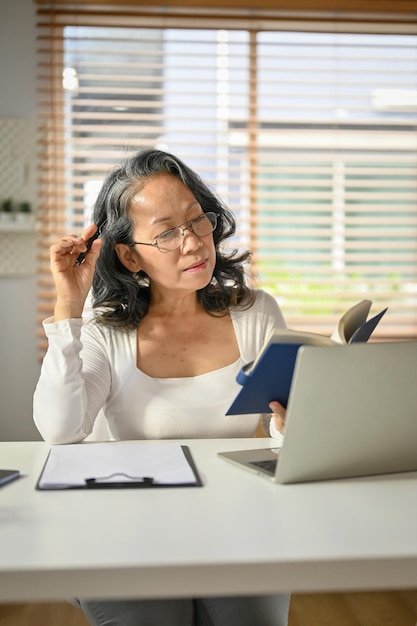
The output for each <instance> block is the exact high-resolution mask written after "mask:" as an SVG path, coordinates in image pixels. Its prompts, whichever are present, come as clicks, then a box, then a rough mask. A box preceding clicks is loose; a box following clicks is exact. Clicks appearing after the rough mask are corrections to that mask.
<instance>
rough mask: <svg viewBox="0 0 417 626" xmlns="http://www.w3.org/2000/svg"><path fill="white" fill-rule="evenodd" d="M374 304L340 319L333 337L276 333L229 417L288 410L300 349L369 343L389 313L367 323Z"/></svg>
mask: <svg viewBox="0 0 417 626" xmlns="http://www.w3.org/2000/svg"><path fill="white" fill-rule="evenodd" d="M371 305H372V302H371V301H370V300H362V301H361V302H358V303H357V304H355V305H354V306H352V307H351V308H350V309H349V310H348V311H346V313H344V314H343V315H342V317H341V318H340V320H339V322H338V324H337V326H336V328H335V330H334V332H333V334H332V335H331V337H326V336H324V335H320V334H318V333H309V332H303V331H297V330H285V329H274V330H273V331H272V332H271V334H270V336H269V337H268V338H267V340H266V341H265V343H264V345H263V347H262V349H261V351H260V353H259V355H258V357H257V358H256V359H255V361H253V362H252V363H248V364H247V365H246V366H245V367H243V368H242V369H241V371H240V372H239V374H238V376H237V379H236V380H237V382H238V383H239V384H240V385H242V389H241V390H240V391H239V393H238V395H237V396H236V398H235V400H234V401H233V403H232V405H231V406H230V407H229V409H228V410H227V413H226V415H239V414H245V413H270V412H271V409H270V408H269V406H268V405H269V402H271V400H277V401H278V402H280V403H281V404H282V405H283V406H285V407H286V406H287V403H288V396H289V393H290V388H291V382H292V377H293V372H294V366H295V360H296V357H297V351H298V349H299V348H300V346H303V345H311V346H335V345H340V344H351V343H359V342H361V343H365V342H367V341H368V339H369V337H370V336H371V335H372V333H373V331H374V329H375V327H376V326H377V324H378V323H379V321H380V319H381V318H382V316H383V315H384V314H385V312H386V311H387V309H384V310H383V311H381V312H380V313H378V314H377V315H375V316H373V317H371V318H370V319H367V317H368V314H369V311H370V308H371Z"/></svg>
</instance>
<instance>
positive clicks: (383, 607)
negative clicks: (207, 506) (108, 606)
mask: <svg viewBox="0 0 417 626" xmlns="http://www.w3.org/2000/svg"><path fill="white" fill-rule="evenodd" d="M0 626H88V622H87V620H86V618H85V617H84V615H83V614H82V613H81V611H79V610H78V609H76V608H75V607H73V606H72V605H70V604H67V603H53V604H9V605H0ZM253 626H256V624H254V625H253ZM289 626H417V590H412V591H395V592H383V593H379V592H372V593H340V594H339V593H338V594H294V595H293V596H292V601H291V609H290V619H289Z"/></svg>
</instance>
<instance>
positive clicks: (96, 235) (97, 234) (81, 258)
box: [75, 228, 101, 265]
mask: <svg viewBox="0 0 417 626" xmlns="http://www.w3.org/2000/svg"><path fill="white" fill-rule="evenodd" d="M100 234H101V233H100V229H99V228H97V230H96V232H95V233H94V235H93V236H92V237H90V239H88V240H87V241H86V242H85V245H86V246H87V250H86V251H85V252H81V254H79V255H78V256H77V258H76V260H75V265H81V263H83V262H84V259H85V257H86V256H87V252H88V251H89V249H90V248H91V245H92V243H93V241H95V240H96V239H98V238H99V237H100Z"/></svg>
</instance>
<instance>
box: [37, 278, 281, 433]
mask: <svg viewBox="0 0 417 626" xmlns="http://www.w3.org/2000/svg"><path fill="white" fill-rule="evenodd" d="M231 318H232V322H233V327H234V330H235V333H236V338H237V342H238V346H239V352H240V357H239V359H238V360H237V361H236V362H235V363H232V364H231V365H228V366H226V367H223V368H221V369H218V370H215V371H212V372H208V373H206V374H202V375H199V376H194V377H185V378H152V377H150V376H148V375H146V374H145V373H144V372H142V371H141V370H139V369H138V367H137V365H136V363H137V360H136V346H137V335H136V330H132V331H126V330H122V329H118V328H113V327H111V326H108V325H104V324H100V323H97V322H96V321H95V320H94V319H92V320H90V321H89V322H87V323H85V324H83V321H82V319H81V318H79V319H78V318H77V319H69V320H62V321H59V322H53V321H48V320H46V321H45V322H44V329H45V333H46V335H47V338H48V350H47V353H46V355H45V358H44V361H43V364H42V368H41V374H40V378H39V381H38V384H37V387H36V390H35V394H34V420H35V424H36V426H37V428H38V430H39V432H40V433H41V435H42V437H43V438H44V439H45V440H46V441H48V442H50V443H54V444H56V443H60V444H62V443H73V442H78V441H82V440H83V439H85V437H87V436H88V435H89V434H90V433H91V431H92V429H93V425H94V421H95V419H96V417H97V414H98V413H99V411H100V410H101V409H102V410H103V413H104V415H105V417H106V419H107V422H108V427H109V431H110V434H111V437H112V438H114V439H116V440H123V439H124V440H125V439H180V438H183V439H191V438H217V437H219V438H222V437H251V436H253V434H254V432H255V430H256V427H257V424H258V422H259V415H225V413H226V411H227V409H228V408H229V406H230V405H231V403H232V401H233V400H234V398H235V396H236V395H237V393H238V391H239V389H240V385H239V384H238V383H237V382H236V376H237V374H238V372H239V370H240V368H241V367H242V366H243V365H246V364H247V363H248V362H250V361H253V360H254V359H255V358H256V356H257V354H258V352H259V351H260V349H261V347H262V345H263V343H264V341H265V339H266V337H267V335H268V334H269V332H270V331H271V329H272V328H274V327H280V328H285V321H284V318H283V315H282V313H281V310H280V308H279V306H278V304H277V303H276V301H275V299H274V298H273V297H272V296H270V295H268V294H267V293H266V292H264V291H262V290H258V291H256V300H255V303H254V304H253V306H252V307H251V308H250V309H247V310H244V311H239V310H236V309H232V310H231ZM271 434H272V435H273V436H274V434H278V433H277V431H276V430H275V429H274V428H273V426H272V424H271Z"/></svg>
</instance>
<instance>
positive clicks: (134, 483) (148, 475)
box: [36, 442, 203, 491]
mask: <svg viewBox="0 0 417 626" xmlns="http://www.w3.org/2000/svg"><path fill="white" fill-rule="evenodd" d="M123 444H125V445H124V446H123ZM129 445H130V446H131V448H130V449H132V446H135V448H137V454H138V455H140V453H141V450H142V452H143V451H144V450H145V448H141V445H143V444H141V442H134V443H133V442H106V443H103V442H100V443H93V442H90V443H81V444H65V445H62V446H54V447H53V448H51V449H50V450H49V453H48V456H47V458H46V461H45V464H44V466H43V469H42V472H41V474H40V476H39V478H38V481H37V484H36V490H38V491H62V490H70V489H100V490H101V489H149V488H161V487H163V488H167V487H202V486H203V482H202V480H201V477H200V474H199V472H198V470H197V466H196V464H195V462H194V459H193V457H192V454H191V450H190V448H189V447H188V446H185V445H179V444H178V445H177V450H178V451H175V454H176V463H177V467H174V471H175V470H180V472H181V473H182V474H184V472H185V474H184V475H186V476H187V478H186V479H181V480H171V479H168V480H160V479H159V478H158V477H155V476H154V475H153V474H152V472H149V471H147V472H143V473H141V474H140V475H138V474H137V473H133V472H126V471H124V468H123V470H122V469H120V470H118V469H117V467H116V469H115V468H114V467H113V469H112V470H111V471H110V472H109V473H105V472H104V473H103V472H102V471H100V470H98V471H97V472H94V471H91V468H90V470H89V471H88V472H87V475H83V478H82V479H81V478H80V477H78V478H77V480H75V481H71V479H70V478H67V480H66V481H63V480H56V481H55V482H54V481H53V480H51V477H50V469H51V468H50V466H51V464H52V463H53V462H54V463H55V462H56V460H57V459H56V457H58V461H59V462H60V472H61V474H60V476H61V478H62V467H63V464H64V474H65V463H66V464H67V466H68V464H69V462H70V463H71V467H69V466H68V477H70V476H71V471H72V470H73V468H74V466H76V464H77V457H78V455H79V454H80V453H81V450H82V456H83V457H84V458H85V457H86V454H87V455H88V450H87V448H88V449H89V450H90V451H91V452H93V451H94V453H95V454H96V453H97V452H98V451H99V448H98V446H99V447H101V449H102V450H103V451H106V452H108V451H109V447H112V450H113V451H114V450H115V449H116V450H117V451H118V452H120V455H121V459H122V456H123V452H125V451H126V450H127V449H128V448H127V447H126V446H129ZM164 445H165V446H166V447H165V448H164ZM169 445H175V444H169V443H168V444H166V442H161V447H159V452H158V446H155V447H151V448H150V447H148V446H146V450H147V452H149V451H150V450H152V451H153V454H154V455H158V454H160V452H161V449H162V450H164V449H165V450H168V446H169ZM80 446H82V448H80ZM90 446H94V448H92V447H90ZM103 446H105V448H103ZM116 446H120V447H119V448H115V447H116ZM122 446H123V447H122ZM71 450H72V451H73V452H74V458H72V459H71V456H72V455H71ZM179 450H181V451H182V454H179ZM61 453H62V455H61ZM60 456H62V457H63V458H62V459H61V458H59V457H60ZM138 458H139V457H138ZM154 458H157V457H156V456H154ZM113 462H114V461H113ZM171 463H172V459H171ZM150 467H152V463H150ZM162 473H163V472H162Z"/></svg>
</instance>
